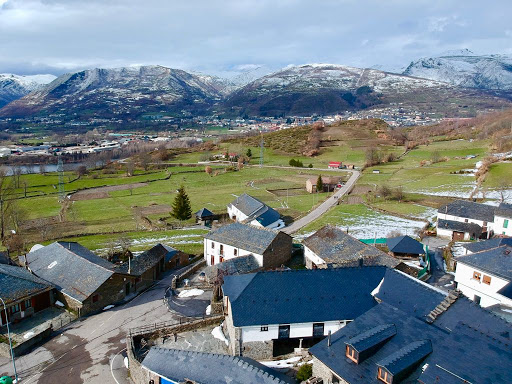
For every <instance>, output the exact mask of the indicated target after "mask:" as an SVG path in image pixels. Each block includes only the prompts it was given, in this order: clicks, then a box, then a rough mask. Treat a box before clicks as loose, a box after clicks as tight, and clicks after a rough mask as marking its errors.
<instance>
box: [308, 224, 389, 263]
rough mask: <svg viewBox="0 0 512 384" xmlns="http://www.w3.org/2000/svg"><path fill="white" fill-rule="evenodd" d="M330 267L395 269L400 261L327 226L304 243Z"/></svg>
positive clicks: (337, 229)
mask: <svg viewBox="0 0 512 384" xmlns="http://www.w3.org/2000/svg"><path fill="white" fill-rule="evenodd" d="M302 243H303V244H304V246H306V247H308V248H309V249H310V250H311V251H313V252H314V253H315V254H316V255H317V256H318V257H320V258H322V259H323V260H324V261H325V262H326V263H327V264H328V265H329V266H357V265H358V264H359V260H360V259H363V265H385V266H388V267H395V266H397V265H398V263H399V261H398V260H396V259H395V258H393V257H391V256H389V255H387V254H385V253H384V252H382V251H380V250H379V249H377V248H375V247H373V246H371V245H367V244H364V243H362V242H361V241H359V240H357V239H356V238H355V237H352V236H350V235H349V234H347V233H346V232H344V231H343V230H341V229H339V228H337V227H332V226H325V227H323V228H321V229H319V230H318V231H316V232H315V233H314V234H312V235H311V236H309V237H308V238H306V239H305V240H304V241H303V242H302Z"/></svg>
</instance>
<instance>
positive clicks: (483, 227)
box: [437, 200, 496, 241]
mask: <svg viewBox="0 0 512 384" xmlns="http://www.w3.org/2000/svg"><path fill="white" fill-rule="evenodd" d="M495 208H496V207H493V206H491V205H487V204H479V203H474V202H472V201H466V200H456V201H454V202H452V203H449V204H446V205H444V206H442V207H441V208H439V210H438V211H437V236H439V237H444V238H448V239H452V240H455V241H462V240H471V239H478V238H489V237H491V235H492V232H493V224H494V210H495Z"/></svg>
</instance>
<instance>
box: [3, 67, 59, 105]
mask: <svg viewBox="0 0 512 384" xmlns="http://www.w3.org/2000/svg"><path fill="white" fill-rule="evenodd" d="M55 79H56V76H54V75H32V76H20V75H14V74H10V73H0V108H2V107H3V106H4V105H7V104H9V103H10V102H11V101H13V100H17V99H19V98H21V97H23V96H25V95H27V94H28V93H30V92H32V91H34V90H37V89H40V88H41V87H42V86H43V85H45V84H48V83H50V82H52V81H53V80H55Z"/></svg>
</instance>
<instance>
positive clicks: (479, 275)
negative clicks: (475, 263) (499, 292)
mask: <svg viewBox="0 0 512 384" xmlns="http://www.w3.org/2000/svg"><path fill="white" fill-rule="evenodd" d="M481 277H482V274H481V273H480V272H477V271H474V272H473V279H475V280H478V281H480V278H481Z"/></svg>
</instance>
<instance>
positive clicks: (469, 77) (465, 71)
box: [403, 49, 512, 91]
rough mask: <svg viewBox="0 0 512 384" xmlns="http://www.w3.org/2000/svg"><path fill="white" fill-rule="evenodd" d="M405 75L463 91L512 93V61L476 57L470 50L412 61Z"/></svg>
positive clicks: (483, 56) (505, 57)
mask: <svg viewBox="0 0 512 384" xmlns="http://www.w3.org/2000/svg"><path fill="white" fill-rule="evenodd" d="M403 74H404V75H409V76H418V77H423V78H426V79H432V80H437V81H444V82H447V83H450V84H453V85H457V86H460V87H469V88H478V89H488V90H494V91H512V57H511V56H506V55H476V54H474V53H473V52H471V51H470V50H467V49H464V50H458V51H449V52H445V53H442V54H441V55H439V56H436V57H429V58H422V59H419V60H417V61H413V62H412V63H411V64H410V65H409V66H408V67H407V68H406V69H405V71H404V72H403Z"/></svg>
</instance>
